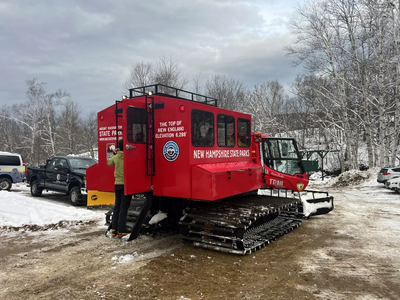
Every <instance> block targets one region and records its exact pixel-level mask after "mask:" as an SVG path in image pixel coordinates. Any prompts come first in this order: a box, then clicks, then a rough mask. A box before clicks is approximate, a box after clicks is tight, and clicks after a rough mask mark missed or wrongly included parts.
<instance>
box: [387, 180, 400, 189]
mask: <svg viewBox="0 0 400 300" xmlns="http://www.w3.org/2000/svg"><path fill="white" fill-rule="evenodd" d="M385 187H386V188H388V189H391V190H396V189H397V188H399V187H400V177H396V178H392V179H389V180H387V181H386V182H385Z"/></svg>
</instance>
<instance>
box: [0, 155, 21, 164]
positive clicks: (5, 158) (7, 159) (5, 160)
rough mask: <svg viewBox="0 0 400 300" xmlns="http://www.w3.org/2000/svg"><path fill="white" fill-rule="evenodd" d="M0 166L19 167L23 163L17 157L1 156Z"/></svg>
mask: <svg viewBox="0 0 400 300" xmlns="http://www.w3.org/2000/svg"><path fill="white" fill-rule="evenodd" d="M0 165H2V166H19V165H21V162H20V160H19V157H18V156H15V155H0Z"/></svg>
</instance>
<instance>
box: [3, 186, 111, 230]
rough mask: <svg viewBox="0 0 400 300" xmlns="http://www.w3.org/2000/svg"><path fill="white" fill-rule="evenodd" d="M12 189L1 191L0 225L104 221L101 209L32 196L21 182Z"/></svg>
mask: <svg viewBox="0 0 400 300" xmlns="http://www.w3.org/2000/svg"><path fill="white" fill-rule="evenodd" d="M13 189H15V188H14V187H13V188H12V189H11V191H10V192H8V191H0V228H6V229H7V228H14V229H19V228H21V227H22V228H25V229H28V228H29V229H31V230H39V229H49V228H55V227H65V226H66V225H68V224H72V225H73V224H80V223H88V222H93V221H99V220H103V221H104V213H103V212H97V211H90V210H87V209H86V208H85V207H74V206H72V205H69V206H68V205H62V204H60V203H57V202H54V203H53V202H51V201H45V200H44V199H43V198H34V197H31V196H30V195H29V194H28V190H27V188H25V187H23V186H17V189H18V190H17V191H15V190H13Z"/></svg>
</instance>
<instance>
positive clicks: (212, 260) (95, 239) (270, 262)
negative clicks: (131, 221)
mask: <svg viewBox="0 0 400 300" xmlns="http://www.w3.org/2000/svg"><path fill="white" fill-rule="evenodd" d="M330 192H331V194H332V195H334V196H335V205H336V206H335V210H334V211H333V212H331V213H330V214H328V215H324V216H317V217H313V218H312V219H310V220H305V221H304V222H303V224H302V225H301V226H300V228H298V229H296V230H294V231H293V232H291V233H289V234H287V235H286V236H284V237H281V238H280V239H278V240H277V241H275V242H274V243H272V244H270V245H269V246H267V247H265V248H264V249H262V250H260V251H258V252H256V253H254V254H252V255H247V256H236V255H228V254H223V253H218V252H214V251H210V250H204V249H199V248H194V247H192V246H190V245H186V244H183V243H182V242H181V240H180V238H179V236H158V237H148V236H141V237H140V238H139V239H137V240H135V241H133V242H130V243H126V242H122V241H120V240H117V239H111V238H106V237H105V236H104V235H103V231H104V228H103V226H102V224H90V225H84V226H71V227H68V228H64V229H58V230H47V231H35V232H29V231H25V232H5V231H3V232H1V233H0V239H1V244H0V257H1V260H0V265H1V268H0V299H7V300H11V299H30V300H35V299H176V300H178V299H179V300H185V299H186V300H188V299H191V300H194V299H368V300H369V299H399V297H400V296H399V295H400V285H399V282H400V259H399V258H400V195H398V194H395V193H391V192H389V191H387V190H385V189H384V188H383V187H378V186H373V187H364V186H359V187H356V188H346V189H341V190H339V189H331V190H330Z"/></svg>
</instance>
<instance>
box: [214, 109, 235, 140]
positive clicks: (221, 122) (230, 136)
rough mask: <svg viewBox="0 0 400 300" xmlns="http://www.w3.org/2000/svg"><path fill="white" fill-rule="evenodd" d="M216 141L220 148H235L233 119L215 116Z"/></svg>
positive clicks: (225, 116) (226, 116)
mask: <svg viewBox="0 0 400 300" xmlns="http://www.w3.org/2000/svg"><path fill="white" fill-rule="evenodd" d="M217 141H218V146H220V147H233V146H235V118H234V117H232V116H228V115H218V116H217Z"/></svg>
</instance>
